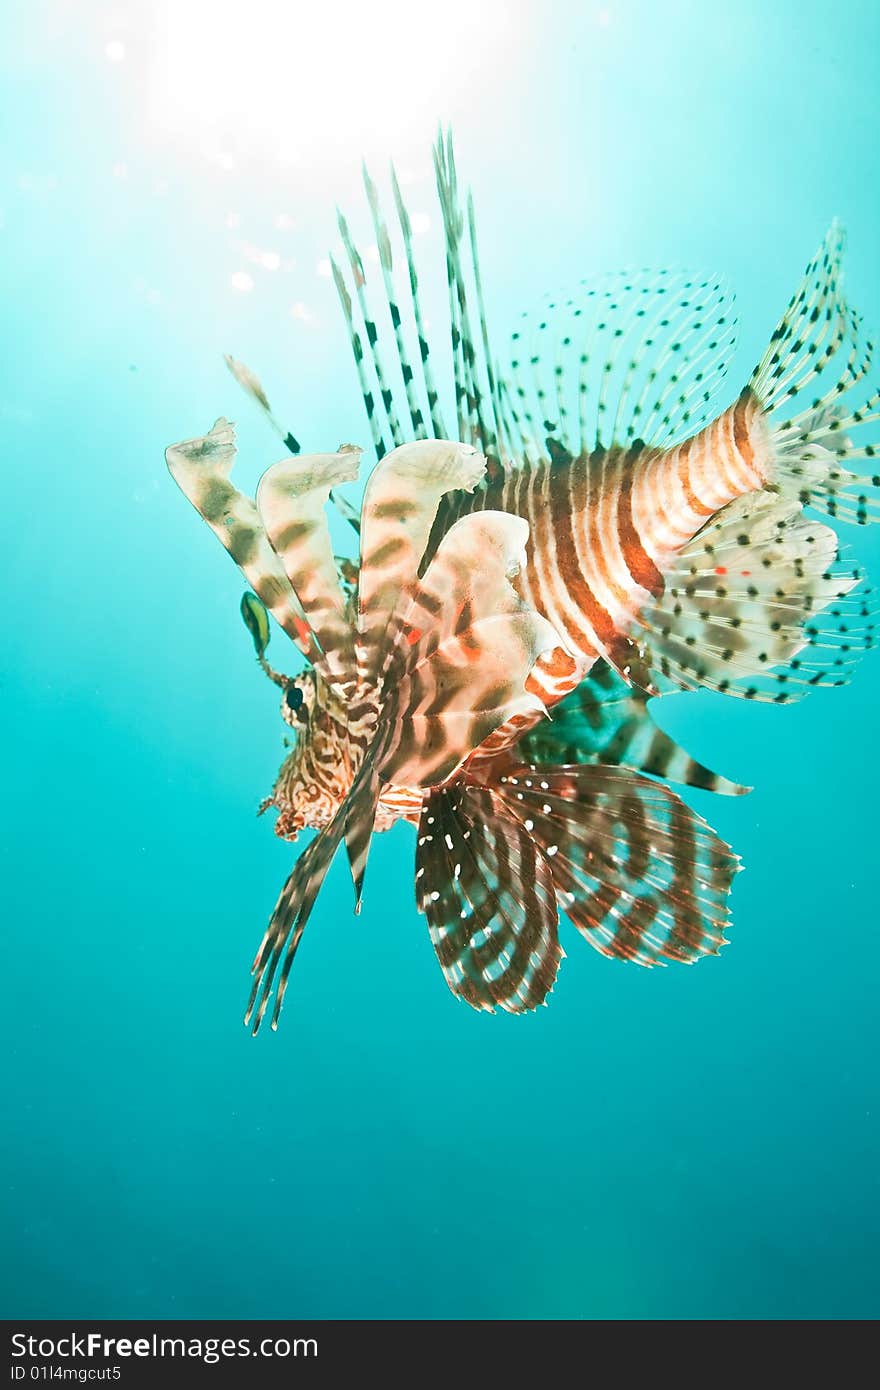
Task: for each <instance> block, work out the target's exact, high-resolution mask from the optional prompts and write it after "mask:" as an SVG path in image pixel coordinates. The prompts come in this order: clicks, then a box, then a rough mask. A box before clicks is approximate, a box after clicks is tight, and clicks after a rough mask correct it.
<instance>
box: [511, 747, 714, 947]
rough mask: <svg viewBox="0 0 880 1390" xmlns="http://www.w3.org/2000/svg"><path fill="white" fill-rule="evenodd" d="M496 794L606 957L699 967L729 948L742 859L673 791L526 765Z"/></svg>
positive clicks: (587, 771) (619, 772)
mask: <svg viewBox="0 0 880 1390" xmlns="http://www.w3.org/2000/svg"><path fill="white" fill-rule="evenodd" d="M498 795H499V797H500V799H501V800H502V801H503V803H504V804H505V806H506V807H507V808H508V810H509V811H510V812H511V813H512V814H513V815H515V816H516V817H517V819H518V820H519V822H520V823H521V824H522V826H523V829H524V830H525V831H526V832H527V833H528V835H529V836H530V837H531V839H532V840H533V841H534V842H535V843H536V844H537V845H538V846H539V847H540V849H541V852H542V854H543V855H544V856H545V857H546V859H547V861H548V862H549V864H550V865H551V868H552V874H553V882H554V887H555V892H556V896H557V899H558V902H559V906H560V907H561V908H562V909H563V911H565V913H566V914H567V915H568V917H569V918H570V919H571V921H572V922H573V923H574V925H575V926H576V927H577V929H578V931H579V932H580V933H581V934H582V935H583V936H584V937H585V938H586V940H587V941H589V943H590V945H591V946H594V947H595V948H596V950H597V951H600V952H601V953H602V955H605V956H616V957H618V958H620V959H622V960H631V961H635V962H636V963H637V964H639V965H646V966H652V965H665V964H667V963H669V962H671V961H680V962H683V963H686V964H692V963H693V962H695V961H697V960H699V959H700V957H701V956H704V955H716V954H717V953H718V952H719V951H720V949H721V947H722V946H723V945H725V944H726V938H725V936H724V932H725V929H726V927H727V924H728V918H729V908H728V902H727V900H728V895H729V893H730V888H731V885H732V883H733V879H734V877H735V875H736V873H737V870H738V869H739V858H738V856H737V855H735V854H734V853H733V851H732V850H731V848H730V846H729V845H727V844H725V842H724V841H723V840H721V839H719V837H718V836H717V835H716V834H715V832H714V831H713V830H712V829H711V828H710V827H709V826H708V825H707V824H706V822H705V821H704V820H702V819H701V817H700V816H698V815H697V814H696V812H694V811H692V810H691V809H690V807H689V806H687V805H686V804H685V803H684V802H683V801H682V800H681V798H680V797H678V796H676V794H675V793H674V792H672V791H670V790H669V789H668V788H667V787H663V786H661V785H660V784H659V783H657V782H652V781H650V780H649V779H648V778H647V777H641V776H639V775H637V774H635V773H633V772H630V771H628V770H626V769H624V768H614V767H603V766H600V765H596V766H592V767H590V766H581V767H540V766H539V765H535V764H529V763H526V764H522V765H517V766H516V767H512V768H508V770H507V771H506V772H505V773H504V774H502V776H501V777H500V779H499V784H498Z"/></svg>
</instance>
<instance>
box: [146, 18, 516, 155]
mask: <svg viewBox="0 0 880 1390" xmlns="http://www.w3.org/2000/svg"><path fill="white" fill-rule="evenodd" d="M524 10H525V7H524V6H523V5H521V4H519V3H517V0H512V2H508V3H502V0H488V3H487V2H485V0H481V3H478V4H475V3H474V2H473V0H443V3H442V5H439V6H437V5H427V4H426V5H419V4H414V3H412V0H409V3H404V0H380V3H377V4H365V3H363V0H359V2H358V3H353V0H335V2H334V3H329V4H325V3H321V0H310V3H308V4H304V3H299V2H298V0H296V2H295V3H287V4H284V3H279V0H250V2H249V3H248V4H245V5H242V4H241V3H240V0H185V3H180V0H173V2H172V0H164V3H161V4H158V5H157V7H156V11H155V12H154V24H155V37H156V40H157V42H156V44H155V47H154V54H155V58H154V61H153V63H152V65H151V72H150V85H149V104H150V112H149V115H150V120H151V123H152V124H153V125H154V126H155V127H156V128H159V129H164V130H165V131H166V132H167V133H169V134H171V135H173V137H174V138H175V140H177V141H180V142H183V143H186V144H194V145H195V146H196V147H198V149H199V150H200V151H201V152H202V153H206V154H208V155H210V156H211V157H213V158H214V159H216V160H218V161H220V162H221V163H222V162H223V161H228V160H230V159H234V158H235V156H236V154H240V153H242V152H248V153H251V152H255V151H258V152H259V154H260V155H261V156H262V157H263V158H267V159H276V160H280V161H282V162H293V163H301V162H304V161H319V160H332V159H333V157H334V155H340V156H344V157H345V156H348V155H349V154H350V153H351V152H352V151H357V152H358V153H360V152H364V153H369V152H370V150H371V148H373V147H376V148H381V149H382V151H383V152H385V153H387V152H388V150H389V147H390V146H391V145H393V146H394V148H395V149H396V150H397V151H398V152H405V151H406V149H407V148H408V147H409V146H410V145H412V147H413V148H416V147H418V148H419V149H423V148H424V144H425V137H426V135H430V133H432V132H433V129H434V127H435V126H436V123H437V121H438V120H440V119H451V118H452V117H453V116H455V115H456V114H457V113H458V112H459V111H462V110H464V111H467V112H474V111H475V110H476V111H479V110H480V109H481V107H482V105H483V104H484V103H486V102H489V101H491V100H492V99H493V94H494V95H496V96H498V95H499V94H500V92H501V91H502V90H503V89H504V87H505V86H506V85H507V84H508V83H509V81H510V78H511V72H510V65H509V63H508V62H506V59H507V58H508V57H509V54H510V50H512V49H515V48H518V47H519V46H520V45H521V43H522V37H523V35H522V28H523V23H524V18H523V15H524Z"/></svg>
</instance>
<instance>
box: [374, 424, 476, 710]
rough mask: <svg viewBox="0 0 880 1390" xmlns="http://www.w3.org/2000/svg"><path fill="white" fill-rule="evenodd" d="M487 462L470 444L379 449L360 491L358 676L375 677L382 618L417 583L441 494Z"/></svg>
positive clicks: (463, 483)
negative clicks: (381, 452)
mask: <svg viewBox="0 0 880 1390" xmlns="http://www.w3.org/2000/svg"><path fill="white" fill-rule="evenodd" d="M485 467H486V460H485V459H484V458H483V456H482V455H481V454H479V453H477V451H476V450H475V449H473V448H471V447H470V446H469V445H465V444H459V443H457V442H454V441H449V440H442V439H421V440H417V441H416V442H415V443H412V444H405V445H402V446H401V447H400V448H397V449H394V450H393V452H392V453H390V454H386V456H385V457H384V458H383V459H382V460H381V462H380V463H379V464H378V465H377V466H376V468H375V469H374V470H373V472H372V473H371V475H370V479H369V482H368V483H367V488H366V492H365V494H364V503H363V511H362V531H361V566H360V580H359V586H358V639H359V640H358V650H359V670H360V678H361V682H362V683H364V684H371V683H373V682H374V681H375V679H376V675H377V670H378V667H379V663H380V661H381V659H382V655H383V647H384V645H385V641H386V636H387V634H388V627H389V623H390V622H391V620H392V618H393V615H394V613H395V610H396V608H397V606H398V604H399V602H400V597H401V594H402V593H404V594H405V593H407V592H408V591H409V590H410V588H411V587H412V586H413V585H415V584H416V582H417V579H418V573H419V567H420V565H421V561H422V557H423V555H424V552H425V546H426V545H427V542H428V537H429V535H430V533H431V527H432V525H433V522H434V518H435V516H436V514H437V507H438V504H439V502H440V499H441V498H442V497H443V496H444V495H445V494H446V493H448V492H450V491H453V490H456V489H465V490H468V491H470V490H472V489H473V488H474V487H475V486H476V484H477V483H478V482H479V480H480V479H481V478H482V476H483V473H484V471H485Z"/></svg>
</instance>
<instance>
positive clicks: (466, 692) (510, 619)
mask: <svg viewBox="0 0 880 1390" xmlns="http://www.w3.org/2000/svg"><path fill="white" fill-rule="evenodd" d="M527 536H528V526H527V524H526V523H525V522H524V521H522V520H520V519H519V518H517V517H511V516H507V515H505V514H502V513H498V512H481V513H476V514H474V515H473V516H469V517H465V518H464V519H463V520H462V521H460V522H457V523H456V524H455V526H453V527H452V528H451V529H450V531H449V532H448V533H447V534H446V536H445V537H444V538H443V541H442V542H441V544H440V546H439V548H438V550H437V553H436V554H435V556H434V558H433V559H432V561H431V563H430V565H429V566H428V568H427V570H426V571H425V574H424V575H423V577H422V579H421V581H420V582H419V585H418V587H417V589H416V590H415V592H414V593H413V594H412V596H411V598H410V599H409V601H408V602H407V603H405V604H404V605H403V607H402V608H401V610H400V612H399V614H398V624H399V632H400V634H403V635H402V637H401V638H400V640H398V641H397V642H396V643H395V645H394V646H393V648H390V649H389V654H388V662H389V664H388V666H387V669H386V670H385V672H384V680H385V683H386V685H387V686H388V687H389V689H390V690H391V692H392V699H391V701H390V702H389V706H388V709H387V712H386V718H387V720H388V721H389V729H390V732H389V735H388V738H387V741H386V744H385V746H384V749H383V754H382V761H381V763H380V765H379V769H380V772H381V774H382V776H383V778H384V779H385V780H387V781H389V782H394V783H396V784H398V785H406V786H418V787H421V786H425V787H427V786H434V785H438V784H439V783H441V782H443V781H445V780H446V779H447V778H449V777H450V776H452V774H453V773H454V772H455V770H456V769H457V767H458V766H459V765H460V764H461V763H462V762H463V761H464V760H465V758H466V757H467V756H468V755H469V754H470V753H471V752H473V751H474V749H475V748H477V747H478V746H479V744H481V743H482V742H483V741H484V740H485V739H486V738H488V737H489V735H490V734H491V733H494V731H495V730H496V729H497V728H498V727H499V726H500V725H501V724H503V723H505V722H506V721H507V720H508V719H509V718H512V717H513V716H514V715H516V714H520V713H529V714H540V713H541V712H543V708H544V706H543V704H542V703H541V701H540V699H539V698H538V697H537V696H536V695H533V694H530V693H528V692H527V691H526V682H527V680H528V677H529V675H530V673H531V671H532V670H533V669H534V666H535V664H536V662H537V661H538V659H539V658H540V657H541V656H542V655H544V654H545V653H546V652H549V651H552V650H554V649H555V648H557V647H558V646H560V645H561V639H560V638H559V635H558V633H557V632H556V629H555V628H554V627H552V625H551V624H550V623H548V622H547V621H546V619H544V618H542V617H540V615H539V614H537V613H535V612H534V611H533V610H532V609H530V608H528V606H527V605H526V604H525V603H524V602H523V600H522V599H521V598H520V597H519V595H518V594H517V593H516V591H515V590H514V588H513V585H512V583H511V579H510V576H511V573H512V571H513V570H514V569H515V568H516V563H517V562H518V560H519V557H520V555H521V553H522V551H523V549H524V546H525V541H526V538H527Z"/></svg>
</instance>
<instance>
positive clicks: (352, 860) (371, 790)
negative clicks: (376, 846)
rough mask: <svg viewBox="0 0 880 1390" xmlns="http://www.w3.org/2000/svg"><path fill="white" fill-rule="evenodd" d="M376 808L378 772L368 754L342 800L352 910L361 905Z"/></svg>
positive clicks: (377, 806)
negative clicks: (343, 801)
mask: <svg viewBox="0 0 880 1390" xmlns="http://www.w3.org/2000/svg"><path fill="white" fill-rule="evenodd" d="M378 808H379V775H378V773H377V772H376V770H375V766H374V760H373V758H372V757H371V756H370V755H369V754H368V757H367V762H366V763H365V764H364V766H363V767H362V769H361V771H360V773H359V775H358V777H357V779H356V780H355V784H354V786H353V787H352V789H351V791H350V793H349V795H348V798H347V802H346V812H345V847H346V849H347V851H348V862H349V867H350V869H351V877H352V882H353V884H354V893H355V906H354V910H355V912H356V913H358V914H359V913H360V910H361V907H362V905H363V891H364V877H365V875H366V872H367V858H368V856H369V853H370V844H371V842H372V838H373V827H374V826H375V823H376V812H377V810H378Z"/></svg>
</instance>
